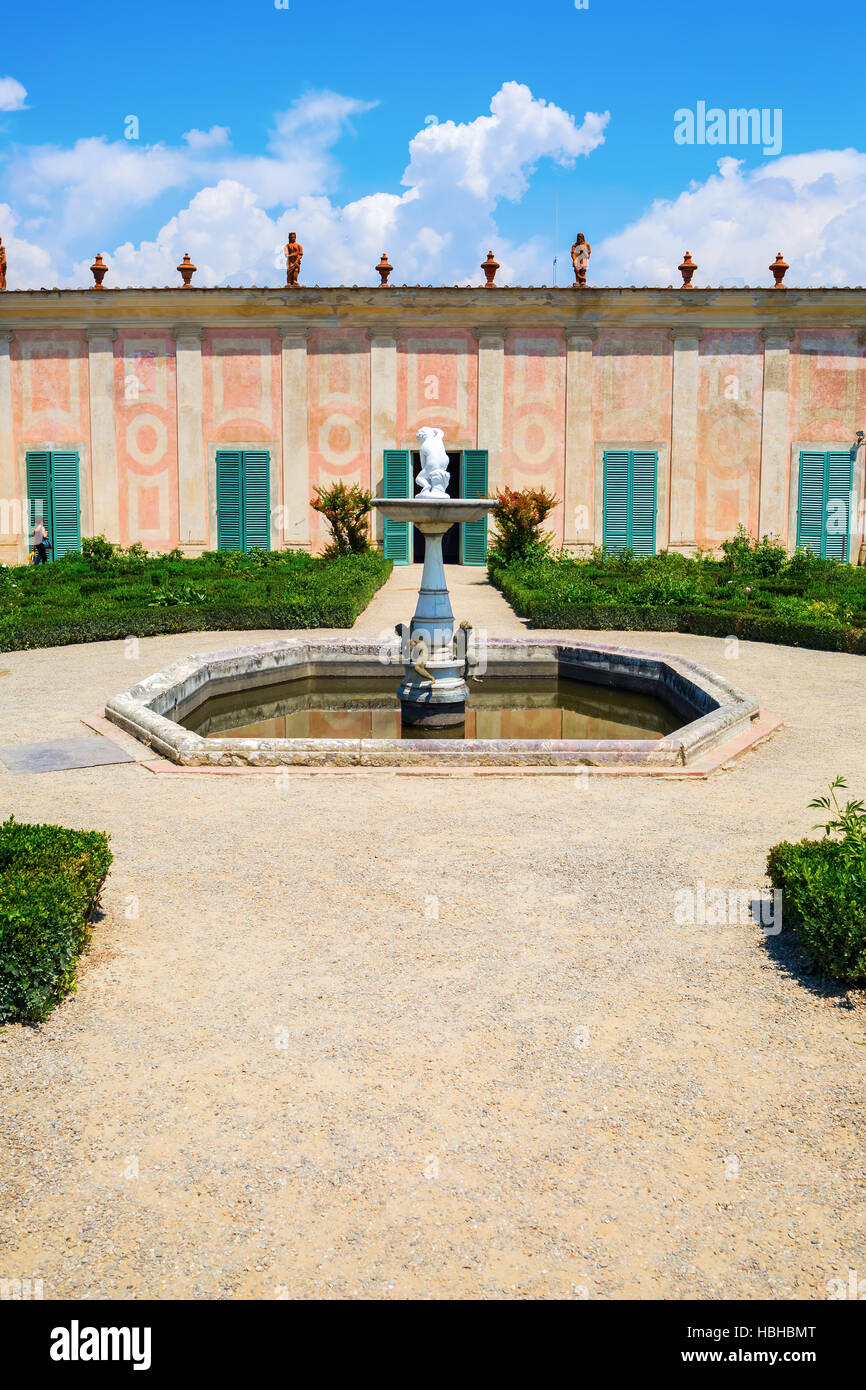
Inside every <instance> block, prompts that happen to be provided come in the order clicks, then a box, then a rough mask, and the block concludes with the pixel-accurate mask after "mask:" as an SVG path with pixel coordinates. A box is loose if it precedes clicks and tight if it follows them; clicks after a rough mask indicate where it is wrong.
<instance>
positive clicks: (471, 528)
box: [460, 449, 487, 565]
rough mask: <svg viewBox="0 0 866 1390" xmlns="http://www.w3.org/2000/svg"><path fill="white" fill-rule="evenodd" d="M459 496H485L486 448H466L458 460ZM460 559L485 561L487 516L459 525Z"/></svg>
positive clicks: (477, 561)
mask: <svg viewBox="0 0 866 1390" xmlns="http://www.w3.org/2000/svg"><path fill="white" fill-rule="evenodd" d="M460 496H461V497H486V496H487V450H486V449H466V450H465V452H464V454H463V458H462V459H461V461H460ZM460 531H461V536H460V560H461V563H462V564H464V565H485V564H486V563H487V517H486V516H483V517H482V518H481V520H480V521H464V522H463V524H462V525H461V527H460Z"/></svg>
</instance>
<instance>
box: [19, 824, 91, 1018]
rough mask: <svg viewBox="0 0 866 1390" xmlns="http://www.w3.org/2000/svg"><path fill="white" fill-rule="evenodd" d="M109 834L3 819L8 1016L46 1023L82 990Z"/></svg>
mask: <svg viewBox="0 0 866 1390" xmlns="http://www.w3.org/2000/svg"><path fill="white" fill-rule="evenodd" d="M111 860H112V855H111V851H110V850H109V848H108V836H107V835H105V834H103V833H102V832H100V831H91V830H67V829H64V828H63V827H62V826H59V825H22V824H20V823H18V822H17V821H15V820H14V819H11V820H7V821H5V822H4V823H3V824H0V1023H12V1022H20V1023H38V1022H41V1020H43V1019H45V1018H47V1017H48V1015H49V1013H50V1012H51V1010H52V1009H53V1008H54V1006H55V1004H57V1003H59V1001H60V1000H61V999H62V998H63V997H64V996H65V995H66V994H68V993H69V992H70V990H74V989H75V978H76V972H77V969H78V960H79V957H80V955H81V952H82V951H83V950H84V948H85V946H86V945H87V942H88V939H89V936H90V924H91V921H92V919H93V915H94V913H95V911H96V908H97V906H98V904H99V895H100V893H101V891H102V885H103V883H104V882H105V878H106V875H107V874H108V870H109V867H110V865H111Z"/></svg>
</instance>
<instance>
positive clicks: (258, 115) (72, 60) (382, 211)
mask: <svg viewBox="0 0 866 1390" xmlns="http://www.w3.org/2000/svg"><path fill="white" fill-rule="evenodd" d="M861 13H862V11H861V9H860V6H859V5H855V3H853V0H846V2H845V3H841V4H838V5H836V6H828V7H826V8H823V9H818V10H816V7H815V5H814V3H809V4H807V3H806V0H789V3H787V4H785V5H778V4H769V3H765V0H757V3H745V2H744V0H729V3H728V4H726V5H724V6H722V5H713V6H704V7H688V6H686V5H683V4H682V2H681V0H680V3H669V2H668V0H656V3H652V4H651V3H648V2H647V3H642V0H589V4H588V8H586V9H576V8H575V4H574V0H539V3H536V4H535V5H529V6H528V5H526V4H525V3H521V4H517V3H514V0H501V3H498V4H495V5H494V4H489V3H476V0H464V3H456V0H438V2H437V3H436V4H432V3H427V2H426V0H425V3H416V4H413V5H411V6H402V7H397V6H388V5H382V4H375V3H374V4H371V5H369V6H361V5H359V4H357V3H345V2H344V0H340V3H329V2H328V0H289V8H288V9H278V8H276V6H275V5H274V3H273V0H247V3H245V4H244V5H243V6H237V5H234V4H232V5H228V4H220V3H203V2H202V0H189V3H185V4H184V5H182V6H178V5H177V4H176V3H172V4H168V3H165V0H152V3H149V4H148V5H146V6H143V5H142V6H126V5H121V6H114V7H111V8H110V9H107V10H102V11H100V10H95V11H86V10H84V9H83V8H82V7H80V6H70V5H68V4H61V3H56V0H51V2H50V3H48V4H47V5H43V6H40V7H39V8H34V7H29V8H28V7H26V6H22V5H18V6H14V7H7V9H6V11H5V13H4V43H3V50H2V56H0V79H2V78H9V79H12V82H13V84H14V83H17V84H20V87H21V88H23V89H25V90H26V98H25V97H21V96H20V95H16V94H17V93H19V88H17V87H15V86H14V85H11V86H10V85H9V84H7V85H6V86H5V87H4V85H3V82H2V81H0V107H2V106H5V107H6V108H7V109H5V110H0V141H2V162H0V235H2V236H3V239H4V241H5V242H6V243H7V246H8V248H9V260H10V274H9V282H10V286H14V285H15V284H17V283H22V284H23V283H27V284H47V283H87V282H88V281H89V275H87V273H86V263H88V262H89V260H90V259H91V258H92V256H93V254H94V253H95V252H96V251H97V250H101V251H103V252H104V253H105V254H106V257H107V259H109V261H110V263H111V264H112V267H113V272H112V274H113V283H173V282H174V280H176V278H177V277H176V275H175V274H172V269H173V265H176V263H177V259H179V257H180V255H181V254H182V253H183V251H185V250H189V252H190V254H191V255H192V258H193V260H194V261H196V263H197V264H198V265H199V267H200V274H199V279H198V282H199V283H201V282H213V283H219V282H221V281H228V282H230V283H244V282H248V283H251V282H252V281H253V280H254V279H255V280H256V282H257V283H277V282H278V281H279V279H280V270H279V265H278V254H277V253H278V249H279V243H280V241H281V239H284V235H285V231H286V229H287V228H288V227H289V226H291V227H293V228H295V229H296V230H297V231H298V234H299V237H300V239H301V240H302V242H303V243H304V245H305V248H306V252H307V256H306V259H305V263H304V277H303V278H304V279H305V280H306V281H308V282H311V281H313V280H319V281H320V282H321V283H334V282H336V281H339V280H341V279H343V278H345V279H348V280H349V282H350V283H352V282H354V280H356V279H359V280H360V279H361V278H363V279H365V280H368V281H371V280H374V279H375V277H374V276H372V275H371V273H370V271H369V270H368V269H367V267H368V265H369V266H372V263H373V262H375V260H376V259H378V255H379V252H380V251H381V250H382V249H386V250H387V251H388V253H389V255H390V257H391V260H392V262H393V263H394V264H395V267H396V270H395V275H394V279H395V281H397V282H398V283H402V281H403V279H404V278H408V279H409V280H410V282H411V283H415V282H417V280H418V279H420V280H422V282H424V283H426V282H428V281H432V282H433V283H436V282H437V281H442V280H445V281H447V282H449V283H453V282H464V281H465V280H471V279H473V278H474V279H476V280H480V279H481V275H480V271H478V269H477V266H478V260H479V258H480V256H481V255H483V254H484V252H486V249H487V241H488V240H491V244H493V249H494V250H495V251H496V254H497V256H498V257H499V259H500V260H501V261H502V262H503V271H502V273H501V277H500V278H503V279H510V280H511V282H512V283H515V282H517V281H520V282H524V283H527V282H534V283H540V282H541V281H542V280H544V281H547V282H550V280H551V277H552V268H551V263H552V259H553V254H554V249H555V248H554V227H555V206H556V202H557V200H558V207H559V225H560V237H559V246H558V248H557V249H558V251H559V256H560V269H559V280H560V283H562V282H563V281H564V280H567V279H569V278H570V265H569V264H568V247H569V245H570V242H571V239H572V237H573V234H574V232H575V231H576V230H577V229H578V228H580V229H581V230H583V231H585V232H586V234H587V236H588V237H589V239H590V241H591V242H592V245H593V261H592V264H591V273H590V280H591V281H593V280H594V281H595V283H599V282H603V283H670V281H671V280H678V278H679V277H678V276H677V274H676V269H675V267H676V264H677V262H678V261H679V259H680V256H681V254H682V251H683V250H685V249H686V247H688V248H689V249H690V250H691V251H692V252H693V255H694V256H695V259H696V260H697V261H698V263H699V266H700V267H701V272H699V274H698V276H697V278H696V283H699V282H700V281H701V280H705V282H707V283H733V282H737V281H739V282H743V281H746V282H749V283H764V282H765V281H767V279H768V275H767V271H766V266H767V265H768V263H769V261H770V260H771V259H772V257H773V256H774V255H775V252H776V250H778V249H779V246H777V245H776V240H777V239H778V238H779V237H783V241H782V242H781V243H780V244H781V247H782V249H783V250H784V251H785V254H786V256H787V259H788V260H789V261H791V263H792V275H791V277H790V278H791V279H792V282H796V283H845V282H848V283H850V282H854V283H857V282H859V281H860V280H866V253H864V251H863V250H861V249H860V246H859V244H856V243H863V242H864V240H866V239H864V238H863V234H862V226H863V225H864V220H863V219H864V208H866V204H864V202H863V200H864V198H866V160H864V157H863V156H862V155H851V154H849V155H847V156H842V155H841V154H840V153H839V152H842V151H846V150H848V151H851V150H854V149H855V148H856V147H857V145H858V142H859V143H860V144H862V143H863V142H862V138H861V131H862V128H863V114H864V97H863V79H862V76H861V75H860V73H859V71H858V70H857V56H856V55H857V49H858V43H857V38H858V35H859V34H860V33H862V29H863V23H862V18H861ZM97 16H99V18H97ZM181 16H182V17H183V21H182V24H181V22H180V21H181ZM852 55H853V59H852ZM505 84H510V85H509V86H508V87H507V88H506V96H505V97H502V98H500V108H501V109H500V110H499V112H498V114H497V112H496V111H494V115H493V124H492V127H491V125H490V122H489V118H490V117H491V101H492V100H494V99H495V97H496V94H497V93H501V92H502V90H503V88H504V86H505ZM4 92H5V93H6V99H5V101H4V100H2V96H3V93H4ZM516 93H517V95H515V94H516ZM322 94H326V95H325V96H323V95H322ZM698 102H704V103H705V105H706V107H707V108H718V109H721V110H723V111H724V112H726V113H727V111H728V110H729V109H730V108H735V107H747V108H759V109H764V108H766V109H767V110H768V111H770V112H773V111H776V110H777V109H778V110H781V112H782V126H781V129H782V148H781V153H780V154H779V155H778V156H777V157H766V156H765V155H764V154H763V153H762V150H761V148H760V147H759V146H754V145H751V144H733V145H732V144H704V145H699V144H687V145H683V144H677V143H676V142H675V140H674V113H675V112H676V111H677V110H678V109H683V108H685V109H692V110H694V109H696V107H697V103H698ZM22 105H23V109H8V108H10V107H11V108H14V107H15V106H22ZM551 108H555V111H556V112H557V113H561V114H557V115H556V116H555V118H554V119H552V120H551V119H550V111H551ZM287 112H288V113H290V115H289V117H288V118H286V119H284V120H283V121H282V124H281V121H280V113H287ZM545 112H546V113H547V114H545ZM588 112H589V113H593V121H591V122H590V123H589V124H588V125H587V123H586V119H585V118H586V113H588ZM291 113H293V114H291ZM604 113H609V119H608V120H607V121H606V122H604V123H603V124H601V125H599V124H598V119H597V118H601V117H602V116H603V115H604ZM130 115H134V116H136V117H137V119H138V122H139V138H138V140H137V141H131V140H126V139H124V132H125V126H124V122H125V119H126V118H127V117H128V116H130ZM431 118H435V121H434V120H433V119H431ZM485 118H487V121H488V123H487V125H485V124H484V121H485ZM571 120H573V129H574V131H576V132H577V134H575V135H572V134H571V133H570V132H569V131H568V130H567V129H566V125H567V123H568V122H569V121H571ZM436 122H438V124H439V126H440V127H444V129H440V131H439V134H438V135H436V134H434V133H432V132H433V127H434V125H435V123H436ZM448 122H452V123H453V125H452V126H451V127H448V126H447V123H448ZM214 128H216V130H215V129H214ZM275 130H276V131H277V132H278V136H277V138H276V139H274V136H273V134H272V132H274V131H275ZM190 131H198V132H202V135H201V136H193V137H192V142H190V141H189V140H184V136H185V134H186V133H187V132H190ZM280 131H282V133H281V134H280V133H279V132H280ZM419 133H421V134H419ZM413 138H417V139H419V140H420V142H421V143H420V146H419V147H418V149H417V151H416V158H415V162H414V166H413V167H414V170H415V172H414V175H413V177H410V178H409V180H408V182H401V180H402V179H403V178H404V172H405V171H406V169H407V166H408V165H409V164H410V148H409V147H410V142H411V141H412V140H413ZM720 160H723V161H725V163H724V166H723V168H722V170H720V169H719V161H720ZM734 161H738V162H737V163H735V162H734ZM413 178H414V180H415V181H414V182H413ZM417 180H420V183H419V182H417ZM413 189H415V190H416V191H415V192H413V191H412V190H413ZM407 194H408V195H409V203H412V202H413V201H414V202H415V204H416V205H415V206H409V205H408V204H406V203H404V204H400V205H398V202H397V200H399V199H401V198H402V199H404V200H405V199H406V198H407ZM196 199H198V201H196ZM383 238H385V240H384V242H383V245H381V246H378V249H377V250H376V251H375V254H373V253H372V251H371V248H372V247H373V246H374V245H377V243H378V241H379V240H382V239H383ZM494 238H495V240H494ZM187 240H189V243H190V244H187ZM849 242H850V245H849ZM680 243H682V244H680ZM479 248H482V249H481V250H480V251H479ZM371 255H372V261H371V260H370V257H371ZM668 267H670V270H669V271H668ZM668 277H669V278H668ZM109 283H112V280H111V279H110V281H109Z"/></svg>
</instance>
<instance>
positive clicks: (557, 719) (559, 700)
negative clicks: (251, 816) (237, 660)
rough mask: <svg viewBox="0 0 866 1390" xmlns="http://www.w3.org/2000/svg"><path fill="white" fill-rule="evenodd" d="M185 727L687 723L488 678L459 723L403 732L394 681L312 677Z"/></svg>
mask: <svg viewBox="0 0 866 1390" xmlns="http://www.w3.org/2000/svg"><path fill="white" fill-rule="evenodd" d="M181 722H182V724H183V726H184V728H186V729H190V730H191V731H192V732H193V733H197V734H201V735H202V736H203V737H205V738H224V737H226V736H230V737H232V738H346V739H359V738H415V739H417V738H425V739H431V738H458V739H462V738H468V739H655V738H662V737H664V735H665V734H670V733H673V731H674V730H675V729H677V728H679V727H680V725H681V724H682V722H683V720H682V718H681V717H680V716H678V715H677V714H676V713H675V712H674V711H673V710H672V709H669V708H668V706H667V705H664V704H662V702H661V701H660V700H656V699H655V698H654V697H653V696H651V695H644V694H641V693H639V692H637V691H633V690H615V689H611V688H610V687H609V686H601V685H586V684H583V683H582V682H581V681H573V680H566V679H560V680H553V679H545V680H497V679H495V678H490V677H488V678H487V679H486V680H485V681H484V682H483V683H480V684H477V685H474V684H473V686H472V687H471V691H470V697H469V700H468V702H467V706H466V719H465V723H464V724H462V725H457V726H455V727H454V728H450V729H435V730H423V731H422V730H419V729H415V728H407V729H406V730H403V729H402V728H401V721H400V702H399V700H398V699H397V696H396V694H395V693H394V683H393V680H390V679H386V680H358V679H352V680H347V679H345V678H340V677H334V678H330V679H329V678H323V677H318V678H315V679H310V680H296V681H287V682H285V683H283V684H281V685H267V686H260V687H259V688H258V689H256V688H255V687H250V688H248V689H247V690H242V691H238V692H236V693H233V694H230V695H217V696H214V697H213V698H211V699H210V700H206V701H205V702H204V703H203V704H201V705H199V706H198V708H197V709H194V710H192V711H190V712H189V713H188V714H187V715H186V716H185V717H184V718H183V719H182V721H181Z"/></svg>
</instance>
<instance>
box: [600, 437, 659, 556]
mask: <svg viewBox="0 0 866 1390" xmlns="http://www.w3.org/2000/svg"><path fill="white" fill-rule="evenodd" d="M657 479H658V454H657V453H655V451H652V450H642V449H606V450H605V453H604V483H603V500H604V508H603V523H602V539H603V543H604V546H605V548H606V549H607V550H613V551H617V550H633V551H634V552H635V554H636V555H654V554H655V549H656V510H657V488H658V485H657Z"/></svg>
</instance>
